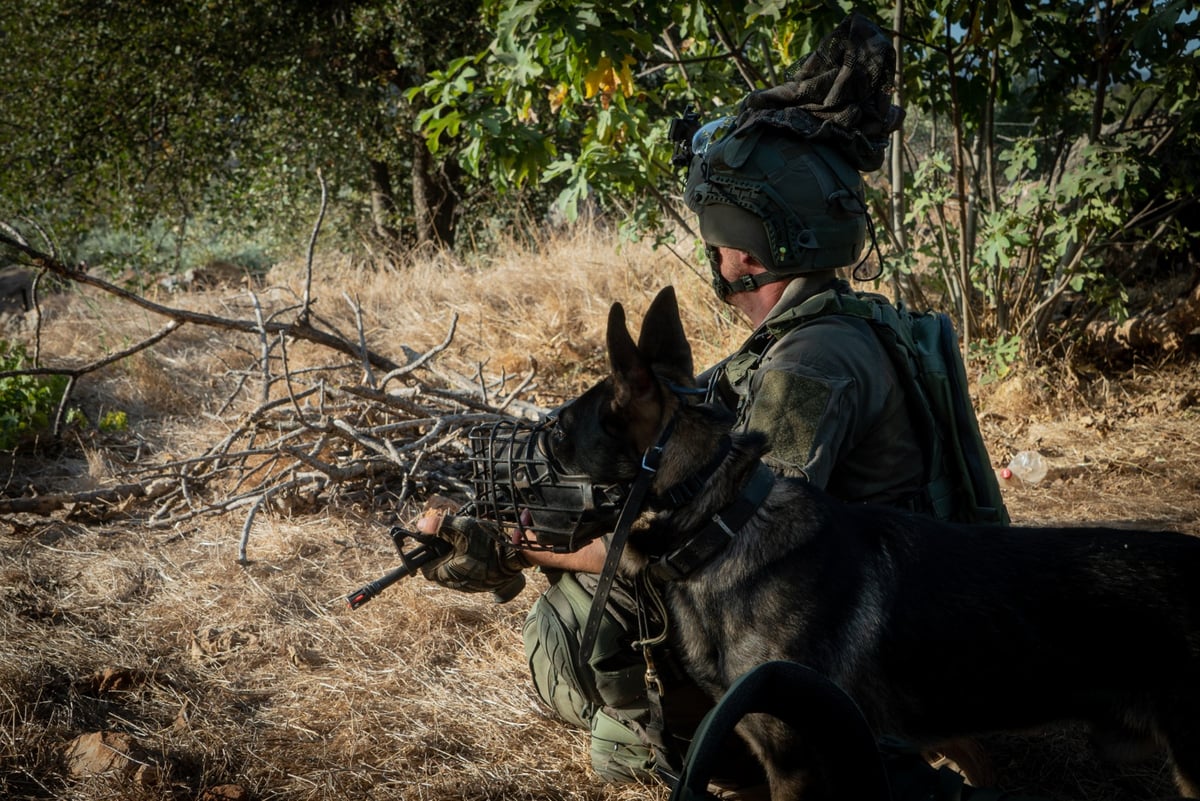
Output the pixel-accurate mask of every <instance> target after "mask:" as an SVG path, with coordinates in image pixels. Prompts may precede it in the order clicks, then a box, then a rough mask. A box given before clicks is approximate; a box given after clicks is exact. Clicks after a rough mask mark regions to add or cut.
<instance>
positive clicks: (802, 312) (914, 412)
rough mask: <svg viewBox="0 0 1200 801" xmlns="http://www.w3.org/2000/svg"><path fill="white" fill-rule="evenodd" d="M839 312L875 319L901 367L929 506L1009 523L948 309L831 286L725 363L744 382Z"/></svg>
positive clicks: (947, 516)
mask: <svg viewBox="0 0 1200 801" xmlns="http://www.w3.org/2000/svg"><path fill="white" fill-rule="evenodd" d="M832 314H841V315H846V316H850V317H857V318H859V319H862V320H865V321H866V322H867V323H869V324H870V326H871V330H873V331H874V332H875V334H876V336H877V337H878V339H879V342H880V344H881V345H882V346H883V349H884V351H885V352H886V353H887V355H888V358H889V359H890V360H891V362H892V365H893V367H894V368H895V371H896V375H897V377H898V378H899V380H900V382H901V387H902V389H903V390H904V394H905V398H906V399H907V401H908V407H909V415H910V418H911V419H912V422H913V425H914V426H915V427H916V431H917V434H918V436H920V438H921V442H922V444H923V446H924V447H923V452H924V454H925V463H924V465H923V488H922V492H921V498H920V499H919V507H920V508H921V510H922V511H924V512H927V513H929V514H931V515H933V516H934V517H936V518H938V519H939V520H953V521H956V522H961V523H990V524H999V525H1008V523H1009V518H1008V511H1007V510H1006V509H1005V507H1004V500H1003V498H1002V497H1001V494H1000V485H999V483H998V482H997V481H996V474H995V471H994V470H993V469H992V466H991V460H990V459H989V458H988V454H987V448H986V447H985V446H984V444H983V437H982V435H981V434H980V432H979V423H978V420H977V419H976V417H975V411H974V409H973V408H972V406H971V398H970V394H969V392H968V386H967V374H966V368H965V367H964V365H963V360H962V356H961V355H960V353H959V350H958V338H957V336H956V335H955V332H954V326H953V323H952V322H951V321H950V318H949V317H948V316H947V315H945V314H942V313H939V312H925V313H916V312H912V311H909V310H908V309H906V308H905V307H904V304H903V303H898V304H896V305H893V304H891V303H889V302H888V300H887V299H886V298H884V297H883V296H881V295H876V294H872V293H868V292H839V291H838V290H836V289H829V290H826V291H824V292H819V293H817V294H816V295H813V296H812V297H810V298H808V299H807V300H805V301H803V302H802V303H800V304H799V305H797V306H796V307H794V308H792V309H788V310H787V311H785V312H783V313H782V314H780V315H778V316H776V317H773V318H771V319H769V320H767V322H766V323H765V324H764V328H763V330H762V331H761V332H760V337H759V338H758V339H757V340H752V341H751V343H749V348H748V350H747V351H746V352H743V353H741V354H738V355H736V356H734V357H732V358H731V359H729V360H728V361H727V362H726V363H725V365H724V371H725V376H726V378H727V379H728V380H729V381H730V382H732V383H734V384H737V383H742V382H744V381H745V379H746V378H747V377H748V375H749V374H750V373H752V372H753V371H754V370H756V369H757V368H758V365H759V363H760V362H761V361H762V358H763V356H764V355H765V354H766V353H767V352H768V351H769V350H770V348H771V346H772V345H774V344H775V343H776V342H778V341H779V339H781V338H782V337H783V336H784V335H785V334H787V333H789V332H791V331H793V330H795V329H797V328H801V327H803V326H805V325H809V324H811V323H813V322H815V321H817V320H820V319H822V318H825V317H828V316H829V315H832Z"/></svg>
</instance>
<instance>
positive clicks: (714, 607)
mask: <svg viewBox="0 0 1200 801" xmlns="http://www.w3.org/2000/svg"><path fill="white" fill-rule="evenodd" d="M608 349H609V356H610V360H611V364H612V375H611V376H610V377H608V378H606V379H605V380H604V381H602V382H600V383H599V384H597V385H596V386H594V387H592V388H591V389H590V390H589V391H588V392H586V393H585V394H584V395H582V396H581V397H579V398H578V399H577V400H575V401H574V402H573V403H572V404H570V405H568V406H567V407H566V408H565V409H564V410H563V411H562V412H561V414H560V415H559V418H558V420H557V422H556V427H555V430H554V433H553V437H552V439H553V443H554V444H553V449H554V456H555V457H556V458H557V459H558V460H560V461H561V462H562V463H563V464H564V465H566V466H567V467H568V468H569V469H572V470H575V471H578V472H580V473H583V474H586V475H588V476H590V477H592V478H593V479H595V480H597V481H610V482H631V481H633V479H634V478H635V476H637V475H638V472H639V470H640V469H641V468H640V465H641V464H642V459H643V453H644V452H645V451H646V450H647V449H648V448H652V447H654V446H655V445H656V443H657V444H659V445H661V447H662V454H661V455H662V458H661V465H660V467H659V469H658V472H657V474H656V475H655V477H654V480H653V481H654V483H653V485H652V489H651V496H650V499H649V501H648V502H647V505H646V508H645V510H644V511H643V513H642V515H641V517H640V518H639V519H638V522H637V524H636V526H635V527H634V529H633V533H632V535H631V537H630V540H629V548H628V549H627V551H626V554H625V557H624V559H623V563H622V569H623V570H624V571H626V572H628V571H636V570H650V571H651V572H652V574H654V575H656V576H658V577H659V578H662V579H664V580H665V596H666V598H667V601H668V603H669V608H670V610H671V621H672V627H673V636H674V637H675V638H676V641H677V644H678V646H679V647H680V650H681V652H682V654H683V655H684V660H685V662H686V666H687V669H688V670H689V672H690V673H691V674H692V675H693V676H694V678H695V679H696V681H697V682H698V683H699V684H700V685H701V686H702V687H703V688H704V689H705V690H706V691H708V692H709V693H711V694H712V695H713V696H714V697H718V696H719V695H720V694H721V693H722V692H724V691H725V690H726V689H727V688H728V687H729V686H730V684H731V683H732V682H734V681H735V680H736V679H737V678H738V677H739V676H741V675H742V674H744V673H745V672H746V671H748V670H750V669H751V668H753V667H754V666H756V665H759V664H761V663H763V662H766V661H769V660H776V659H784V660H791V661H795V662H800V663H803V664H805V665H808V666H809V667H811V668H814V669H816V670H817V671H819V672H821V673H823V674H825V675H827V676H828V677H830V678H831V679H832V680H833V681H834V682H836V683H837V684H838V685H839V686H840V687H842V688H843V689H844V690H845V691H847V692H848V693H849V694H850V695H851V696H852V697H853V698H854V699H855V700H856V701H857V703H858V704H859V705H860V707H861V708H862V710H863V713H864V715H865V716H866V718H867V720H868V721H869V723H870V725H871V726H872V728H873V729H874V731H875V732H876V733H878V734H880V735H884V734H888V735H895V736H898V737H902V738H905V739H907V740H910V741H912V742H914V743H918V744H923V745H934V744H937V743H939V742H943V741H946V740H949V739H953V738H957V737H961V736H967V735H973V734H978V733H983V732H989V731H997V730H1017V729H1025V728H1029V727H1033V726H1037V725H1041V724H1044V723H1049V722H1052V721H1059V720H1079V721H1085V722H1088V723H1090V724H1091V725H1092V726H1093V729H1094V731H1095V733H1096V734H1097V736H1098V739H1099V740H1100V741H1102V742H1105V743H1111V744H1119V745H1121V746H1123V747H1127V748H1136V749H1138V751H1139V752H1140V753H1145V752H1148V751H1149V750H1151V749H1153V748H1156V747H1163V748H1166V749H1167V750H1168V751H1169V753H1170V756H1171V758H1172V760H1173V763H1174V766H1175V770H1176V778H1177V781H1178V786H1179V789H1180V792H1182V793H1183V794H1185V795H1187V796H1190V797H1200V539H1198V538H1193V537H1189V536H1187V535H1184V534H1178V533H1170V532H1157V533H1149V532H1134V531H1121V530H1115V529H1106V528H1018V527H1013V528H990V527H977V526H961V525H947V524H943V523H938V522H934V521H932V520H929V519H927V518H923V517H920V516H916V515H912V514H909V513H906V512H903V511H898V510H893V509H890V508H881V507H869V506H854V505H847V504H843V503H840V502H838V501H836V500H833V499H831V498H830V497H828V496H827V495H825V494H824V493H823V492H822V491H820V490H819V489H817V488H815V487H812V486H810V485H809V484H808V483H806V482H805V481H803V480H795V479H784V478H778V479H774V478H773V477H772V476H769V475H767V476H766V477H765V478H764V468H762V467H760V465H761V462H760V461H759V457H760V455H761V454H762V453H763V452H764V451H765V450H766V443H765V442H764V441H763V438H762V437H761V436H758V435H755V434H734V435H732V436H731V435H730V427H731V426H730V423H731V421H730V419H729V417H728V415H727V414H725V413H724V412H722V411H721V410H718V409H715V408H711V407H708V406H705V405H690V404H688V403H686V402H685V401H682V400H680V397H679V388H680V387H685V386H688V385H690V384H692V382H693V380H694V379H693V375H692V370H693V368H692V358H691V349H690V347H689V345H688V342H687V340H686V338H685V336H684V333H683V329H682V326H681V324H680V320H679V312H678V309H677V307H676V302H675V296H674V294H673V292H672V291H671V290H670V289H669V288H668V289H667V290H664V291H663V292H662V293H660V294H659V296H658V297H657V298H656V299H655V301H654V303H653V304H652V306H651V308H650V310H649V311H648V312H647V315H646V318H645V321H644V324H643V326H642V330H641V334H640V338H639V341H638V343H637V344H635V343H634V341H633V339H632V338H631V336H630V334H629V332H628V330H627V328H626V323H625V315H624V312H623V310H622V308H621V306H620V305H619V304H614V306H613V308H612V311H611V312H610V314H609V321H608ZM664 431H669V436H667V437H666V438H665V441H664V440H663V432H664ZM723 452H724V453H726V455H725V456H724V458H723V459H718V457H719V456H720V454H721V453H723ZM698 470H700V471H701V477H702V478H703V479H704V483H703V486H702V488H701V489H700V491H699V492H698V493H694V497H692V498H690V499H689V500H686V501H685V502H683V503H682V505H672V504H671V503H668V502H666V501H664V497H665V495H666V494H667V493H666V490H667V488H670V487H675V486H681V485H684V484H686V483H687V482H688V479H689V478H690V477H692V476H694V475H695V474H696V472H697V471H698ZM693 483H694V482H693ZM689 494H691V493H689ZM755 495H758V496H762V497H761V498H756V497H754V496H755ZM731 510H732V511H731ZM718 518H719V519H718ZM714 532H720V534H719V536H716V537H715V538H714ZM758 718H761V719H758ZM758 718H748V719H747V722H746V723H745V724H744V725H743V726H742V734H743V736H744V737H745V738H746V739H747V740H748V741H749V742H750V744H751V746H752V748H753V749H754V750H755V752H756V753H757V754H758V756H759V757H760V759H761V760H762V761H763V763H764V765H765V766H766V768H767V772H768V776H769V779H770V783H771V795H772V798H774V799H776V800H777V801H778V800H779V799H791V798H798V797H801V795H803V796H804V797H805V798H813V797H821V796H822V794H823V791H822V787H821V784H822V782H821V779H820V768H819V766H815V765H809V764H807V762H808V760H806V756H805V755H806V753H807V752H808V751H809V750H810V749H809V748H806V744H805V743H804V742H802V741H801V738H799V737H798V736H797V735H796V734H794V733H792V732H791V731H789V730H787V729H785V728H783V727H782V724H779V723H778V722H777V721H773V720H771V719H770V718H765V717H764V716H758Z"/></svg>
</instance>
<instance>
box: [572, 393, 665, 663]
mask: <svg viewBox="0 0 1200 801" xmlns="http://www.w3.org/2000/svg"><path fill="white" fill-rule="evenodd" d="M674 430H675V418H674V417H672V418H671V420H670V421H669V422H668V423H667V425H666V427H665V428H663V431H662V434H660V435H659V437H658V441H657V442H655V443H654V444H653V445H651V446H650V447H649V448H647V449H646V452H645V453H644V454H642V466H641V469H640V470H639V471H638V475H637V478H636V479H634V481H633V486H632V487H630V488H629V497H628V498H626V499H625V505H624V506H623V507H621V515H620V516H619V517H618V518H617V527H616V529H615V530H614V531H613V537H612V541H611V542H610V543H609V544H608V555H607V556H606V557H605V559H604V569H603V570H602V571H601V573H600V582H599V583H598V584H597V585H596V592H595V594H594V595H593V596H592V608H591V609H590V610H589V611H588V619H587V624H586V625H585V626H584V627H583V639H581V640H580V641H579V656H580V658H582V659H584V660H585V661H586V660H589V659H591V657H592V649H593V648H595V647H596V637H597V636H598V635H599V634H600V621H601V619H603V617H604V609H605V607H606V606H608V596H609V594H610V593H611V592H612V586H613V582H614V581H615V580H616V578H617V565H619V564H620V562H621V554H622V552H624V550H625V543H626V541H628V539H629V532H630V531H631V530H632V529H633V521H634V520H636V519H637V516H638V515H639V514H641V512H642V505H643V501H644V500H645V498H646V493H648V492H649V491H650V483H651V482H652V481H653V480H654V474H655V473H657V472H658V465H659V463H660V462H661V461H662V452H663V447H665V446H666V444H667V440H668V439H670V438H671V433H672V432H673V431H674Z"/></svg>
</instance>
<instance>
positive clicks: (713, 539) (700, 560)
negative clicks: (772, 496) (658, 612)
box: [647, 462, 775, 581]
mask: <svg viewBox="0 0 1200 801" xmlns="http://www.w3.org/2000/svg"><path fill="white" fill-rule="evenodd" d="M774 485H775V473H774V471H772V470H771V468H769V467H767V466H766V465H765V464H763V463H762V462H759V463H758V467H757V468H755V470H754V474H753V475H752V476H750V480H749V481H747V482H746V484H745V485H744V486H743V487H742V491H741V492H740V493H739V494H738V497H737V499H736V500H734V502H733V503H731V504H729V505H728V506H726V507H725V508H724V509H722V510H721V511H719V512H717V513H716V514H714V515H713V516H712V519H711V520H710V521H709V523H708V525H706V526H705V527H704V528H702V529H700V531H698V532H697V533H696V534H695V535H694V536H692V537H690V538H689V539H688V540H687V541H686V542H684V543H683V544H682V545H680V546H679V547H678V548H676V549H675V550H673V551H671V552H670V553H667V554H664V555H663V556H660V557H659V558H657V559H655V560H654V561H652V562H651V563H650V566H649V567H648V568H647V570H648V571H649V573H650V576H651V578H654V579H656V580H658V581H682V580H683V579H685V578H687V577H688V576H689V575H691V574H692V573H694V572H695V571H697V570H699V569H700V568H702V567H704V565H706V564H708V563H709V562H710V561H712V559H713V557H715V556H716V555H717V554H718V553H720V552H721V551H722V550H724V549H725V547H726V546H727V545H729V543H730V542H731V541H732V540H733V539H734V538H735V537H736V536H737V535H738V532H739V531H741V530H742V527H743V526H745V525H746V523H748V522H749V521H750V518H751V517H753V516H754V513H755V512H757V511H758V508H759V507H760V506H762V504H763V501H765V500H766V499H767V495H768V494H769V493H770V492H771V487H773V486H774Z"/></svg>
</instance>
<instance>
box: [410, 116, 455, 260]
mask: <svg viewBox="0 0 1200 801" xmlns="http://www.w3.org/2000/svg"><path fill="white" fill-rule="evenodd" d="M412 153H413V159H412V165H413V168H412V198H413V215H414V217H416V227H417V243H418V244H421V245H424V244H427V243H428V244H433V245H436V246H438V247H452V246H453V245H454V222H455V211H456V210H457V209H458V195H457V194H456V192H455V186H454V184H455V178H456V177H457V170H456V169H455V167H456V165H455V164H454V163H453V162H444V163H443V164H442V167H441V169H440V170H439V169H437V165H435V164H434V160H433V156H432V154H431V153H430V152H429V148H428V147H426V146H425V140H424V139H422V138H420V137H416V138H415V139H414V142H413V151H412Z"/></svg>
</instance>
